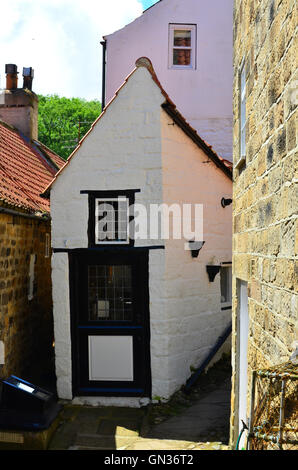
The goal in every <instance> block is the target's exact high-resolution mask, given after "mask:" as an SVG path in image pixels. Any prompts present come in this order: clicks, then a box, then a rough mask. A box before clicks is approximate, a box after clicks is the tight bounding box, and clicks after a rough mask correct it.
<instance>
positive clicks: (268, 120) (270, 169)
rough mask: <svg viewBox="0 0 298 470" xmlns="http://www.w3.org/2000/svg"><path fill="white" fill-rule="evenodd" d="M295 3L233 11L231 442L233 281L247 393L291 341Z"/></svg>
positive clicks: (262, 3) (256, 0) (241, 6)
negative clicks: (244, 291) (245, 318)
mask: <svg viewBox="0 0 298 470" xmlns="http://www.w3.org/2000/svg"><path fill="white" fill-rule="evenodd" d="M295 3H296V2H295V1H294V0H236V1H235V5H234V163H236V162H237V161H238V159H239V154H240V149H239V147H240V144H239V142H240V139H239V114H240V113H239V106H240V90H239V82H240V80H239V74H240V67H241V64H242V63H243V60H244V62H245V71H246V161H245V162H244V164H242V166H238V167H237V168H236V169H235V170H234V179H235V183H234V195H233V206H234V207H233V210H234V216H233V253H234V255H233V319H234V329H233V331H234V334H233V341H232V342H233V345H232V346H233V370H234V373H233V392H232V414H231V436H232V437H231V438H232V440H233V439H234V440H235V432H236V430H237V387H238V370H237V357H238V355H239V351H238V349H237V326H236V325H237V321H238V318H237V314H238V298H237V280H238V279H239V280H243V281H246V282H247V283H248V311H249V332H248V352H247V354H248V390H249V389H250V388H249V387H250V375H251V371H252V370H253V369H259V368H262V367H267V366H270V365H274V364H278V363H282V362H284V361H286V360H287V359H288V358H289V355H290V353H291V344H292V342H293V340H294V339H297V336H298V330H297V312H298V305H297V301H298V296H297V287H298V285H297V272H298V265H297V250H298V239H297V207H298V204H297V202H298V191H297V124H296V123H297V101H298V100H297V94H298V93H297V89H298V82H297V80H298V72H297V34H296V31H297V7H296V4H295ZM295 28H296V29H295ZM249 398H250V397H249V394H248V401H247V403H248V407H249V401H250V400H249ZM236 438H237V436H236Z"/></svg>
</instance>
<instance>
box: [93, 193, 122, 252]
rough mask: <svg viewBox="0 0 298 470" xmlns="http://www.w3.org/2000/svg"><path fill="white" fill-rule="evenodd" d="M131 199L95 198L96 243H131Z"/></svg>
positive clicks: (120, 197)
mask: <svg viewBox="0 0 298 470" xmlns="http://www.w3.org/2000/svg"><path fill="white" fill-rule="evenodd" d="M128 224H129V199H128V198H127V197H125V196H119V197H116V198H95V243H96V244H100V243H109V244H111V243H116V244H127V243H129V233H128V227H129V225H128Z"/></svg>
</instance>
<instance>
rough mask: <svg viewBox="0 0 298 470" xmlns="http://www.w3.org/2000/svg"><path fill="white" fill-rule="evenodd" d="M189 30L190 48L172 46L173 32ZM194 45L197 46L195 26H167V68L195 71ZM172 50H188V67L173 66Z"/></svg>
mask: <svg viewBox="0 0 298 470" xmlns="http://www.w3.org/2000/svg"><path fill="white" fill-rule="evenodd" d="M177 30H189V31H190V32H191V39H190V44H191V45H190V47H189V46H174V31H177ZM196 44H197V26H196V25H195V24H172V23H171V24H169V68H170V69H176V70H195V69H196ZM174 49H189V50H190V51H191V54H190V64H189V65H175V64H174V63H173V57H174V54H173V51H174Z"/></svg>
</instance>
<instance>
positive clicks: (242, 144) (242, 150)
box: [235, 60, 247, 168]
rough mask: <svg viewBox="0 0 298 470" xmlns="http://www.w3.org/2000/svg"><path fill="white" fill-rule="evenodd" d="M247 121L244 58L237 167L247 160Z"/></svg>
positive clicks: (240, 89)
mask: <svg viewBox="0 0 298 470" xmlns="http://www.w3.org/2000/svg"><path fill="white" fill-rule="evenodd" d="M246 122H247V120H246V72H245V61H244V60H243V61H242V64H241V67H240V69H239V159H238V161H237V163H236V165H235V168H238V167H239V166H240V165H242V163H244V162H245V160H246Z"/></svg>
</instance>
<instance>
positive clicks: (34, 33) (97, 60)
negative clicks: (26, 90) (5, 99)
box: [0, 0, 157, 101]
mask: <svg viewBox="0 0 298 470" xmlns="http://www.w3.org/2000/svg"><path fill="white" fill-rule="evenodd" d="M156 1H157V0H10V1H5V2H2V3H1V19H2V21H1V28H0V88H5V64H16V65H17V66H18V72H19V75H18V76H19V85H18V86H19V87H21V86H22V83H23V80H22V70H23V67H33V69H34V80H33V91H35V93H40V94H44V95H48V94H57V95H59V96H66V97H69V98H71V97H80V98H85V99H87V100H92V99H98V100H99V101H100V100H101V63H102V46H101V44H100V41H102V37H103V36H104V35H107V34H111V33H113V32H114V31H116V30H118V29H120V28H122V27H124V26H125V25H126V24H128V23H130V22H131V21H133V20H134V19H135V18H137V17H138V16H140V15H141V14H142V12H143V10H144V9H146V8H148V7H149V6H151V5H153V4H154V3H156Z"/></svg>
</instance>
